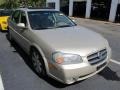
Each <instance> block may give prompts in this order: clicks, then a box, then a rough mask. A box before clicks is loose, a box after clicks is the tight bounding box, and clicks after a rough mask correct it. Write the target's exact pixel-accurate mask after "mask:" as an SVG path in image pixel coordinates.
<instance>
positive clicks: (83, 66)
mask: <svg viewBox="0 0 120 90" xmlns="http://www.w3.org/2000/svg"><path fill="white" fill-rule="evenodd" d="M110 57H111V50H109V51H108V55H107V58H106V59H105V60H103V61H102V62H100V63H98V64H95V65H91V64H90V63H89V62H83V63H80V64H70V65H57V66H56V69H57V70H56V71H55V73H54V76H55V78H56V79H57V80H59V81H60V82H62V83H65V84H72V83H74V82H76V81H80V80H84V79H87V78H89V77H91V76H93V75H95V74H97V73H99V72H100V71H102V70H103V69H104V68H105V67H106V66H107V65H108V63H109V61H110ZM86 61H87V60H86Z"/></svg>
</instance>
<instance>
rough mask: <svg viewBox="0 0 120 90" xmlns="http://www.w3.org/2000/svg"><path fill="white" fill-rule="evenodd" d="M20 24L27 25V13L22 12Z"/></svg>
mask: <svg viewBox="0 0 120 90" xmlns="http://www.w3.org/2000/svg"><path fill="white" fill-rule="evenodd" d="M20 23H24V24H25V26H26V25H27V19H26V15H25V12H21V18H20Z"/></svg>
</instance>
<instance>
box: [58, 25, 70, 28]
mask: <svg viewBox="0 0 120 90" xmlns="http://www.w3.org/2000/svg"><path fill="white" fill-rule="evenodd" d="M61 27H72V26H71V25H61V26H56V28H61Z"/></svg>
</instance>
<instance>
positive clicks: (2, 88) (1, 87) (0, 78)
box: [0, 75, 4, 90]
mask: <svg viewBox="0 0 120 90" xmlns="http://www.w3.org/2000/svg"><path fill="white" fill-rule="evenodd" d="M0 90H4V87H3V82H2V77H1V75H0Z"/></svg>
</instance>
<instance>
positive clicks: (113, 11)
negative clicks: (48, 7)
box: [47, 0, 120, 22]
mask: <svg viewBox="0 0 120 90" xmlns="http://www.w3.org/2000/svg"><path fill="white" fill-rule="evenodd" d="M81 1H86V2H87V3H86V14H85V17H86V18H90V14H91V3H92V0H69V16H72V15H73V2H81ZM49 2H55V3H56V10H60V0H47V3H49ZM118 4H120V0H112V3H111V7H110V14H109V21H111V22H114V21H115V16H116V12H117V6H118Z"/></svg>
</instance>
